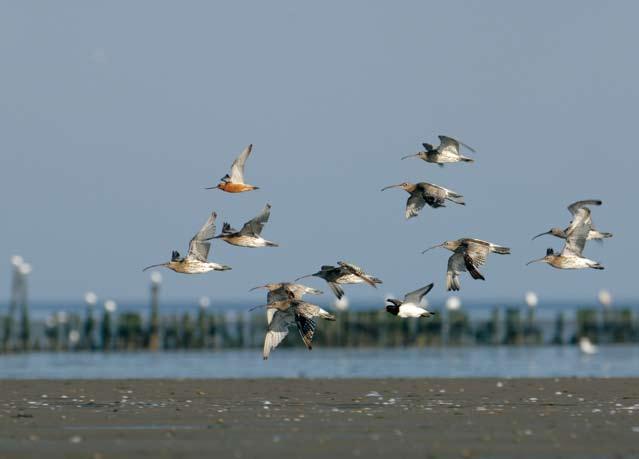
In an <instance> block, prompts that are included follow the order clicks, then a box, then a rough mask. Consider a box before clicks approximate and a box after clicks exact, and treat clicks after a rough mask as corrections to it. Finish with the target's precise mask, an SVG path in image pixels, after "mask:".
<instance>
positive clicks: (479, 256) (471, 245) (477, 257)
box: [422, 238, 510, 291]
mask: <svg viewBox="0 0 639 459" xmlns="http://www.w3.org/2000/svg"><path fill="white" fill-rule="evenodd" d="M436 247H443V248H445V249H448V250H450V251H451V252H453V254H452V255H451V256H450V258H448V269H447V271H446V290H448V291H450V290H454V291H457V290H459V289H460V288H461V282H460V281H459V274H460V273H461V272H464V271H468V272H469V273H470V275H471V276H472V278H473V279H481V280H485V278H484V276H483V275H482V274H481V273H480V272H479V271H478V270H477V267H478V266H481V265H483V264H485V263H486V258H488V254H489V253H491V252H492V253H498V254H500V255H508V254H510V249H509V248H508V247H502V246H500V245H497V244H493V243H492V242H487V241H482V240H481V239H474V238H462V239H457V240H455V241H444V242H443V243H441V244H438V245H435V246H433V247H429V248H428V249H426V250H424V251H423V252H422V253H426V252H427V251H429V250H431V249H434V248H436Z"/></svg>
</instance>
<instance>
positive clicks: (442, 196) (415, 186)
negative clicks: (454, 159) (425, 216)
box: [382, 182, 466, 219]
mask: <svg viewBox="0 0 639 459" xmlns="http://www.w3.org/2000/svg"><path fill="white" fill-rule="evenodd" d="M390 188H401V189H402V190H404V191H406V192H407V193H408V194H410V196H409V197H408V201H406V213H405V216H406V218H407V219H409V218H412V217H416V216H417V215H419V212H420V211H421V210H422V209H423V208H424V205H426V204H428V205H429V206H431V207H433V208H435V209H436V208H438V207H446V204H445V202H446V200H448V201H451V202H454V203H455V204H461V205H462V206H464V205H466V203H465V202H464V197H463V196H462V195H461V194H459V193H457V192H455V191H452V190H449V189H448V188H444V187H442V186H439V185H434V184H432V183H427V182H419V183H410V182H404V183H399V184H397V185H390V186H386V187H384V188H382V191H384V190H388V189H390Z"/></svg>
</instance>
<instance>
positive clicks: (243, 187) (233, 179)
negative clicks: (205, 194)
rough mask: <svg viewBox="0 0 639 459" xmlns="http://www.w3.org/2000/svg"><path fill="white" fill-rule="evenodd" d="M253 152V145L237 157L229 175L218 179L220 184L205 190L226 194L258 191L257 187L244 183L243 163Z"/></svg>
mask: <svg viewBox="0 0 639 459" xmlns="http://www.w3.org/2000/svg"><path fill="white" fill-rule="evenodd" d="M251 151H253V144H251V145H249V146H248V147H246V148H245V149H244V151H243V152H242V153H240V156H238V157H237V158H236V159H235V161H233V164H232V165H231V175H228V174H226V175H225V176H224V177H222V178H221V179H220V183H218V184H217V185H216V186H212V187H209V188H207V190H213V189H215V188H218V189H220V190H222V191H226V192H227V193H242V192H244V191H252V190H258V189H259V187H257V186H253V185H247V184H246V183H244V163H246V159H247V158H248V157H249V155H250V154H251Z"/></svg>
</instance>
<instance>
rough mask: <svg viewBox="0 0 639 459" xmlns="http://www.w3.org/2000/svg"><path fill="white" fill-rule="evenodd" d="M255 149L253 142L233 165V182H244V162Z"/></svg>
mask: <svg viewBox="0 0 639 459" xmlns="http://www.w3.org/2000/svg"><path fill="white" fill-rule="evenodd" d="M252 150H253V144H251V145H249V146H248V147H246V148H245V149H244V151H243V152H242V153H240V156H238V157H237V158H236V159H235V161H233V164H232V165H231V182H233V183H244V163H245V162H246V158H248V157H249V155H250V154H251V151H252Z"/></svg>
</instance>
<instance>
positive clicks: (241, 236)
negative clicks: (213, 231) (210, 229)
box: [215, 204, 278, 247]
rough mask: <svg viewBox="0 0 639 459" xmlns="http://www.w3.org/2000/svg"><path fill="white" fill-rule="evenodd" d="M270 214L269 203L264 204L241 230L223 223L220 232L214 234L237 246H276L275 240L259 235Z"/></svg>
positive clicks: (217, 237)
mask: <svg viewBox="0 0 639 459" xmlns="http://www.w3.org/2000/svg"><path fill="white" fill-rule="evenodd" d="M270 215H271V205H270V204H266V206H265V207H264V210H262V213H261V214H259V215H258V216H257V217H255V218H254V219H252V220H249V221H248V222H246V223H245V224H244V226H243V227H242V229H241V230H239V231H238V230H236V229H233V228H231V225H229V224H228V223H224V224H223V225H222V233H221V234H219V235H218V236H215V238H216V239H222V240H223V241H226V242H228V243H229V244H232V245H237V246H239V247H278V245H277V244H276V243H275V242H271V241H267V240H266V239H264V238H263V237H262V236H261V233H262V229H263V228H264V225H265V224H266V222H268V218H269V217H270Z"/></svg>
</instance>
